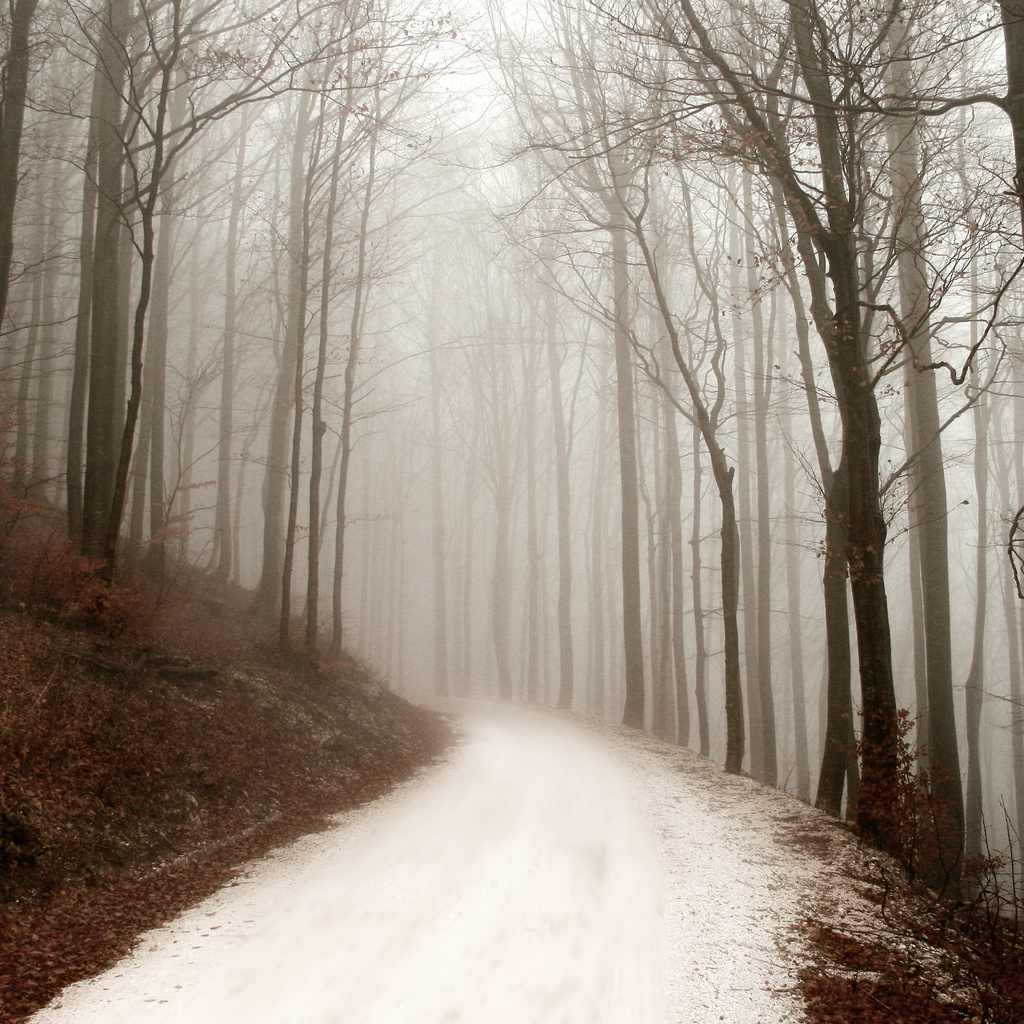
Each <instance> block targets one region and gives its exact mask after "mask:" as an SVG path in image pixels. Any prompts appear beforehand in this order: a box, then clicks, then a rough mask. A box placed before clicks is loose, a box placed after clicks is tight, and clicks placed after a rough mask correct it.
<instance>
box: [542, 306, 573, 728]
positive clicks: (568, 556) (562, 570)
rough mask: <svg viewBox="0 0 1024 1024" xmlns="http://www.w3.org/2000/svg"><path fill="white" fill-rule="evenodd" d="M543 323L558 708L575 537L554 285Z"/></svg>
mask: <svg viewBox="0 0 1024 1024" xmlns="http://www.w3.org/2000/svg"><path fill="white" fill-rule="evenodd" d="M544 326H545V332H546V345H545V347H546V349H547V359H548V379H549V381H550V387H551V428H552V441H553V442H554V448H555V502H556V507H557V513H556V526H557V534H558V538H557V539H558V707H560V708H562V709H563V710H569V709H571V708H572V698H573V682H574V680H573V676H574V675H575V671H574V666H573V640H572V537H571V535H570V530H571V525H570V512H571V506H570V492H569V439H568V435H567V431H566V423H565V406H564V405H563V401H562V357H561V355H560V353H559V350H558V321H557V317H556V311H555V295H554V291H553V290H552V288H551V287H549V288H547V289H546V290H545V293H544Z"/></svg>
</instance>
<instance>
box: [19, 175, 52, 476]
mask: <svg viewBox="0 0 1024 1024" xmlns="http://www.w3.org/2000/svg"><path fill="white" fill-rule="evenodd" d="M48 177H49V175H48V174H47V173H46V168H45V167H44V169H43V174H42V175H41V176H40V182H39V191H40V192H41V191H42V190H43V189H44V188H45V187H46V184H45V183H46V181H47V178H48ZM34 236H35V237H34V238H33V242H32V251H31V253H30V259H31V260H32V263H33V264H34V266H35V267H36V272H35V273H34V274H33V275H32V284H31V288H30V298H29V314H28V325H27V330H26V331H25V347H24V348H23V349H22V353H21V373H20V376H19V380H18V393H17V397H16V399H15V403H14V419H15V421H16V424H15V444H14V486H15V488H16V489H17V490H18V491H19V492H20V493H21V494H25V493H26V492H27V490H28V481H29V480H30V479H31V477H32V475H33V473H34V468H33V467H32V466H30V465H29V450H30V447H31V441H32V426H33V417H32V416H30V415H29V406H30V405H31V397H32V385H33V383H34V384H36V390H37V392H38V384H39V375H40V374H39V366H38V363H39V356H38V353H39V339H40V335H41V334H42V316H43V279H44V277H45V276H46V273H47V267H46V220H45V218H44V219H43V220H42V221H41V222H40V223H38V224H37V225H36V226H35V231H34Z"/></svg>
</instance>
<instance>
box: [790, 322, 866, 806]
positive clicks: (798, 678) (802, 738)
mask: <svg viewBox="0 0 1024 1024" xmlns="http://www.w3.org/2000/svg"><path fill="white" fill-rule="evenodd" d="M780 320H781V318H780ZM780 349H781V351H780V353H779V376H780V377H781V378H782V379H786V377H787V375H788V370H789V365H788V359H787V352H786V345H785V344H783V345H781V346H780ZM779 426H780V428H781V430H782V435H783V437H785V438H787V439H792V416H791V415H790V410H789V407H788V405H786V404H783V406H782V409H781V411H780V413H779ZM791 443H794V444H795V441H791ZM794 463H795V460H794V457H793V455H792V453H790V452H786V453H785V463H784V465H783V470H782V486H783V501H784V503H785V506H786V597H787V615H788V619H789V679H790V690H791V692H792V694H793V747H794V755H795V760H796V795H797V796H798V797H799V798H800V799H801V800H805V801H808V802H809V801H810V799H811V767H810V754H809V751H808V744H807V697H806V687H805V680H804V652H803V613H802V611H801V599H800V595H801V588H800V555H799V551H798V550H797V533H796V526H797V515H796V466H795V464H794ZM847 651H849V648H848V647H847ZM849 660H850V659H849V654H847V659H846V661H847V665H849Z"/></svg>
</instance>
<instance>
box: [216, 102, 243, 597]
mask: <svg viewBox="0 0 1024 1024" xmlns="http://www.w3.org/2000/svg"><path fill="white" fill-rule="evenodd" d="M248 129H249V124H248V118H247V117H246V119H245V120H244V121H243V123H242V130H241V134H240V135H239V137H238V149H237V150H236V152H235V176H234V180H233V182H232V186H231V209H230V212H229V213H228V237H227V241H226V244H225V252H224V343H223V346H222V348H221V357H220V404H219V405H218V407H217V417H218V421H219V422H218V433H217V507H216V509H215V511H214V547H215V549H216V552H217V562H216V565H215V566H214V568H213V573H212V575H213V578H214V579H215V580H217V581H218V582H221V583H226V582H227V581H228V580H229V579H230V577H231V559H232V554H233V544H232V536H231V525H232V524H231V445H232V441H233V437H234V410H235V334H236V321H237V305H238V285H237V267H238V232H239V224H240V222H241V219H242V198H243V197H242V189H243V186H244V183H245V151H246V142H247V138H248Z"/></svg>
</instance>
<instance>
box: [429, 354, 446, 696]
mask: <svg viewBox="0 0 1024 1024" xmlns="http://www.w3.org/2000/svg"><path fill="white" fill-rule="evenodd" d="M431 344H432V347H431V350H430V427H431V449H430V497H431V506H432V507H431V512H432V516H431V530H432V540H433V545H432V548H433V562H434V565H433V569H434V693H435V694H436V695H437V696H438V697H447V696H448V588H447V581H446V575H447V568H448V567H447V565H446V558H445V522H444V474H443V468H444V467H443V466H442V458H443V448H442V446H441V372H440V369H439V367H438V365H437V349H436V347H433V346H434V339H433V337H432V338H431Z"/></svg>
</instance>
